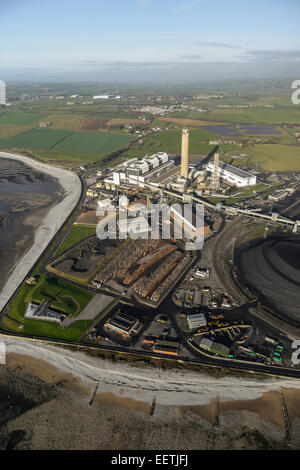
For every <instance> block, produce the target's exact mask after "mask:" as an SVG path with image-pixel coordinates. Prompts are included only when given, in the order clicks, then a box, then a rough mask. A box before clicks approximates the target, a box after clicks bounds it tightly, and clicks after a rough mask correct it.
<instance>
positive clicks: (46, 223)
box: [0, 152, 81, 312]
mask: <svg viewBox="0 0 300 470" xmlns="http://www.w3.org/2000/svg"><path fill="white" fill-rule="evenodd" d="M0 158H6V159H11V160H18V161H20V162H22V163H24V164H25V165H27V166H29V167H31V168H32V169H34V170H36V171H39V172H41V173H46V174H47V175H50V176H54V177H55V178H57V180H58V182H59V184H60V186H61V187H62V189H63V191H64V197H63V199H62V200H61V201H59V202H58V203H57V204H52V205H51V206H50V207H49V209H48V210H45V211H44V216H43V218H42V220H41V223H40V224H39V226H38V227H37V228H36V230H35V233H34V240H33V243H32V244H31V247H30V248H29V249H27V251H26V252H25V253H24V254H23V255H22V256H21V258H20V259H19V260H18V261H17V263H16V265H15V266H14V268H13V270H12V272H11V274H10V276H9V278H8V279H7V280H6V283H5V285H4V287H3V289H2V291H1V292H0V312H1V311H2V310H3V308H4V307H5V305H6V304H7V302H8V301H9V299H10V298H11V296H12V295H13V294H14V292H15V291H16V290H17V289H18V287H19V285H20V284H21V282H22V281H23V279H24V278H25V277H26V275H27V274H28V272H29V271H30V269H31V268H32V266H33V265H34V264H35V263H36V261H37V260H38V258H39V256H40V255H41V253H42V252H43V251H44V250H45V248H46V247H47V245H48V244H49V242H50V241H51V240H52V238H53V237H54V236H55V234H56V233H57V232H58V230H59V229H60V227H61V226H62V225H63V223H64V222H65V220H66V219H67V217H68V215H69V214H70V213H71V211H72V210H73V209H74V207H75V206H76V204H77V202H78V200H79V197H80V194H81V183H80V180H79V178H78V176H77V175H75V174H74V173H72V172H71V171H69V170H65V169H62V168H59V167H57V166H54V165H53V166H52V165H47V164H46V163H43V162H39V161H37V160H33V159H30V158H29V157H25V156H21V155H16V154H11V153H7V152H0ZM29 217H30V216H29Z"/></svg>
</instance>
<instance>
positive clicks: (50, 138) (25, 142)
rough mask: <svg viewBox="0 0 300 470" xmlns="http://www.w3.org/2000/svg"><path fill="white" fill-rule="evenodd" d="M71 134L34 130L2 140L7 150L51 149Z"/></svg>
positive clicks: (0, 142)
mask: <svg viewBox="0 0 300 470" xmlns="http://www.w3.org/2000/svg"><path fill="white" fill-rule="evenodd" d="M69 134H70V131H67V130H54V129H32V130H30V131H27V132H24V133H23V134H18V135H16V136H14V137H10V138H8V139H4V138H2V139H0V146H1V147H5V148H14V147H15V148H29V149H50V148H51V147H53V146H54V145H55V144H57V142H60V141H61V140H62V139H65V138H66V137H67V136H68V135H69Z"/></svg>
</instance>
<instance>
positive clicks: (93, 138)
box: [55, 131, 135, 155]
mask: <svg viewBox="0 0 300 470" xmlns="http://www.w3.org/2000/svg"><path fill="white" fill-rule="evenodd" d="M134 138H135V137H133V136H132V135H127V134H115V133H112V132H111V133H109V132H87V131H84V132H75V133H73V134H71V135H70V136H69V137H68V138H67V139H65V140H64V141H63V142H61V143H59V144H57V145H56V146H55V150H58V151H60V150H62V151H63V152H77V153H79V152H82V153H98V152H99V154H100V155H107V154H110V153H113V152H116V151H117V150H119V149H121V148H122V147H125V146H126V145H128V144H129V143H130V142H131V141H132V140H133V139H134Z"/></svg>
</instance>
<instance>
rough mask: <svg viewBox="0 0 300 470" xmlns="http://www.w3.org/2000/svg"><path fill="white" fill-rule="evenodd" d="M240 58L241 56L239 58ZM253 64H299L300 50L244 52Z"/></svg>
mask: <svg viewBox="0 0 300 470" xmlns="http://www.w3.org/2000/svg"><path fill="white" fill-rule="evenodd" d="M240 57H241V56H240ZM242 58H244V59H245V58H248V59H249V60H250V61H253V62H264V63H266V62H299V61H300V49H256V50H248V51H246V56H242Z"/></svg>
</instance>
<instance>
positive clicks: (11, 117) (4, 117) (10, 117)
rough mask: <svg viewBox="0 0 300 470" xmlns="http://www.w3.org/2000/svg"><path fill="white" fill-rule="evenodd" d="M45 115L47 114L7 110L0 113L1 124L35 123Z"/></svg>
mask: <svg viewBox="0 0 300 470" xmlns="http://www.w3.org/2000/svg"><path fill="white" fill-rule="evenodd" d="M44 117H45V114H39V113H25V112H23V111H7V112H6V113H4V114H1V115H0V126H1V124H16V125H33V124H35V123H36V122H38V121H40V120H42V119H43V118H44Z"/></svg>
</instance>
